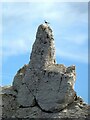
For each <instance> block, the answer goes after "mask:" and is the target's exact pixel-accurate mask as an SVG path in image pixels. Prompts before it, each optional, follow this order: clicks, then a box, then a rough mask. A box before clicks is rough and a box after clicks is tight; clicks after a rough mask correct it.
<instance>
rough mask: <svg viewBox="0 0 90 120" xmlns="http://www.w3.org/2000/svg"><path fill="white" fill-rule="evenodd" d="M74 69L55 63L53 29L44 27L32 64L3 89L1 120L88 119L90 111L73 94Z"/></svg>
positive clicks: (38, 32) (18, 73)
mask: <svg viewBox="0 0 90 120" xmlns="http://www.w3.org/2000/svg"><path fill="white" fill-rule="evenodd" d="M75 70H76V68H75V65H71V66H69V67H66V66H65V65H63V64H56V59H55V45H54V38H53V34H52V30H51V28H50V27H49V26H48V24H41V25H40V26H39V27H38V30H37V33H36V40H35V42H34V44H33V47H32V53H31V56H30V61H29V63H28V64H27V65H24V66H23V67H22V68H21V69H20V70H18V72H17V74H16V75H15V77H14V80H13V85H12V86H10V87H6V88H5V87H3V88H2V92H1V94H0V96H1V97H2V104H1V108H2V118H27V119H29V118H66V119H68V118H75V119H77V118H78V119H81V120H84V119H85V118H87V119H88V117H89V114H90V112H88V109H90V108H89V106H88V105H87V104H86V103H84V101H83V99H82V98H80V97H78V96H77V93H76V92H75V91H74V84H75V81H76V71H75Z"/></svg>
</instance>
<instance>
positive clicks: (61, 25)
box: [0, 0, 88, 103]
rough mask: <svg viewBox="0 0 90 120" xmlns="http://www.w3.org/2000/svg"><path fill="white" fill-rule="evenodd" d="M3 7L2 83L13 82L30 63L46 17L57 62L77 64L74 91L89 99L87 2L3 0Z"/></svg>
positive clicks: (0, 56)
mask: <svg viewBox="0 0 90 120" xmlns="http://www.w3.org/2000/svg"><path fill="white" fill-rule="evenodd" d="M46 1H47V0H46ZM50 1H51V0H50ZM0 8H1V9H0V11H1V12H0V13H2V15H1V17H2V21H0V28H1V27H2V30H1V29H0V61H2V64H0V67H2V70H0V80H1V85H2V86H5V85H12V82H13V78H14V76H15V74H16V73H17V71H18V70H19V69H20V68H21V67H22V66H23V65H24V64H28V62H29V61H30V53H31V50H32V45H33V43H34V41H35V36H36V31H37V28H38V26H39V25H40V24H42V23H44V20H47V21H49V22H50V27H51V28H52V30H53V35H54V39H55V46H56V60H57V63H58V64H64V65H65V66H67V67H68V66H70V65H75V66H76V75H77V76H76V83H75V91H76V92H77V94H78V95H79V96H81V97H82V98H83V99H84V101H85V102H87V103H88V2H87V1H86V2H55V1H54V0H53V2H44V3H43V2H2V6H1V5H0ZM0 20H1V19H0ZM1 34H2V37H1Z"/></svg>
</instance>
